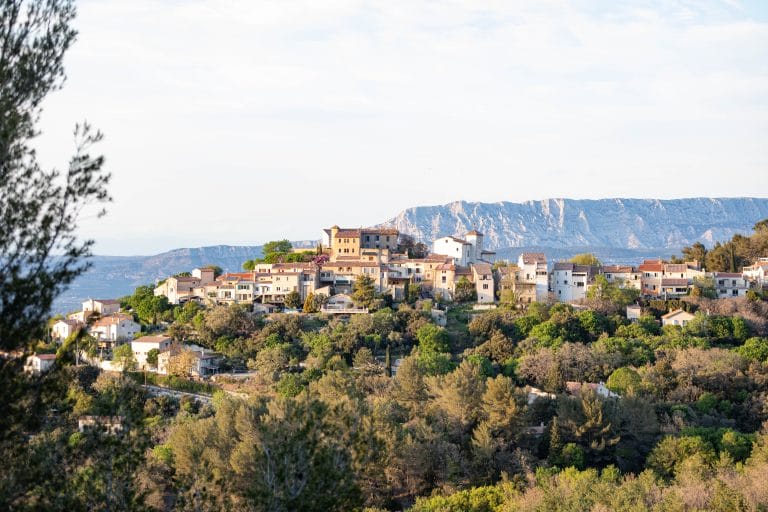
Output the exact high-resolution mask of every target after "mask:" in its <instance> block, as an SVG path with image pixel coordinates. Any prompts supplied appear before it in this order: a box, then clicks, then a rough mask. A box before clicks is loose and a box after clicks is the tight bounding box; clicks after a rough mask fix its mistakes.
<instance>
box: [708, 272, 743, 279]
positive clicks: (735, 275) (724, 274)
mask: <svg viewBox="0 0 768 512" xmlns="http://www.w3.org/2000/svg"><path fill="white" fill-rule="evenodd" d="M713 275H714V276H715V277H731V278H740V277H743V276H742V275H741V274H739V273H736V272H714V273H713Z"/></svg>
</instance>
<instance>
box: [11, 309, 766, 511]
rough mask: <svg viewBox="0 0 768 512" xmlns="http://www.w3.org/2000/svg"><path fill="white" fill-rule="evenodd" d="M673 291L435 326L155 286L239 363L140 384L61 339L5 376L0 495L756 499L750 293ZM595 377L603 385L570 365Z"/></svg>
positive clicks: (733, 506)
mask: <svg viewBox="0 0 768 512" xmlns="http://www.w3.org/2000/svg"><path fill="white" fill-rule="evenodd" d="M126 300H131V298H127V299H126ZM684 304H685V307H686V308H687V309H689V310H690V311H697V313H696V317H695V319H694V321H692V322H690V323H689V324H688V325H686V326H685V327H684V328H680V327H678V326H665V327H663V328H662V327H660V325H659V323H658V322H657V317H658V316H660V315H661V314H663V313H664V312H666V310H667V309H668V308H676V307H678V306H680V304H679V303H677V302H674V301H670V302H664V301H654V302H653V303H648V304H647V305H646V311H647V314H646V315H645V316H643V317H642V318H641V320H640V321H639V322H635V323H629V322H627V321H626V319H624V318H623V317H622V316H620V315H616V314H613V315H611V314H605V313H600V312H597V311H595V310H592V309H583V310H577V309H574V308H573V307H572V306H568V305H564V304H554V305H545V304H532V305H531V306H530V307H529V308H527V309H525V310H517V309H506V308H500V309H496V310H492V311H484V312H475V311H473V310H472V309H471V308H470V307H467V306H464V307H455V308H451V309H449V310H448V314H447V325H446V326H445V327H441V326H438V325H436V324H435V323H434V321H433V316H432V314H431V313H432V308H433V307H434V306H433V305H432V304H431V303H430V301H417V302H414V303H412V304H401V305H399V306H398V307H396V308H391V307H383V308H381V309H379V310H377V311H375V312H374V313H372V314H370V315H358V316H353V317H352V318H350V319H349V320H340V319H335V318H329V317H327V316H323V315H319V314H306V315H304V314H273V315H271V316H269V317H264V316H260V315H253V314H251V313H249V312H248V311H246V310H245V309H244V308H240V307H224V306H221V307H215V308H212V309H201V308H199V307H198V306H196V305H191V304H187V305H185V306H183V307H174V308H170V309H169V310H167V311H168V313H166V315H168V316H169V317H175V318H176V319H175V321H174V322H173V324H172V325H171V328H170V329H169V332H171V333H174V336H176V337H178V338H179V339H182V338H183V339H185V340H190V339H192V340H194V341H195V342H197V343H199V344H202V345H203V346H206V347H210V348H212V349H216V350H218V351H221V352H222V353H224V354H226V356H227V362H228V364H229V365H230V366H232V367H236V366H238V365H245V366H246V367H247V368H249V369H251V370H253V371H254V373H255V375H254V376H252V377H251V378H250V379H248V380H241V379H237V378H235V377H232V378H226V377H223V378H220V379H218V382H217V388H218V389H220V390H219V391H217V392H215V393H214V394H213V397H212V400H204V399H198V400H196V399H193V398H189V397H185V398H183V399H181V400H178V399H175V398H172V397H164V396H160V397H158V396H149V395H148V394H147V393H146V391H145V389H144V388H142V387H141V385H140V384H141V379H142V376H141V374H131V373H129V372H127V373H123V374H107V373H102V374H99V372H98V371H97V370H94V369H93V368H90V367H87V366H80V367H75V366H73V365H72V364H71V361H72V355H71V351H72V346H71V345H65V346H63V347H61V348H60V349H59V353H58V364H57V368H56V369H55V371H54V372H52V373H49V374H48V375H46V376H44V377H43V378H42V379H41V380H27V381H23V382H19V386H31V387H32V388H34V390H35V393H30V392H29V390H28V391H27V393H26V394H25V395H24V396H26V397H27V399H28V400H30V401H28V402H20V403H19V404H18V405H19V407H23V408H24V409H25V410H27V411H30V413H29V414H27V415H25V417H24V421H22V422H21V424H19V425H15V426H14V428H16V429H19V432H20V433H21V432H23V435H25V436H28V439H29V441H28V443H24V444H23V445H19V446H17V447H16V449H15V450H6V460H8V461H9V462H11V463H10V464H9V465H8V466H7V467H6V469H5V470H4V473H5V478H3V480H2V488H0V493H2V494H0V499H2V500H3V502H5V503H11V504H13V507H14V508H18V509H34V508H49V509H58V508H64V507H69V508H75V509H83V508H99V507H101V504H104V503H107V504H110V507H111V508H117V509H123V508H136V509H142V508H144V509H150V510H163V509H167V508H174V509H179V510H186V509H190V510H350V509H362V508H365V507H368V508H371V509H381V510H401V509H407V508H409V507H410V508H413V509H414V510H518V509H520V510H527V509H537V510H557V509H560V510H593V509H594V508H593V507H594V506H600V507H603V508H598V509H600V510H602V509H605V510H639V509H645V508H652V507H657V508H658V509H659V510H685V509H690V510H693V509H707V510H759V509H760V507H764V506H765V504H768V487H766V486H765V484H764V482H763V476H764V474H765V473H766V471H768V447H766V444H767V442H768V431H766V430H765V425H764V422H765V421H766V420H768V338H766V335H768V325H766V318H768V303H766V302H765V301H763V300H760V299H759V298H757V299H752V300H750V299H735V300H721V301H713V300H709V299H703V298H691V299H690V301H687V302H685V303H684ZM707 310H708V311H709V312H710V314H709V315H707V314H705V313H703V311H707ZM718 311H720V312H722V313H723V314H717V313H716V312H718ZM390 371H391V372H393V373H394V375H393V376H392V377H390V376H389V375H388V373H389V372H390ZM600 381H605V383H606V385H607V388H608V389H610V390H611V391H612V392H613V393H615V395H616V396H605V395H604V394H601V393H598V392H596V390H595V389H594V388H595V386H589V385H588V384H589V383H598V382H600ZM568 383H572V384H570V385H568ZM573 383H576V384H575V385H574V384H573ZM532 386H533V387H536V388H538V390H539V391H538V392H536V393H533V394H532V393H531V391H532V389H531V387H532ZM33 397H34V400H33ZM85 414H89V415H102V416H121V417H122V418H123V421H124V429H123V430H122V431H120V432H119V433H110V432H108V431H105V430H98V429H95V430H87V431H85V432H79V431H78V425H77V420H78V418H80V417H82V415H85ZM8 457H12V458H10V459H9V458H8Z"/></svg>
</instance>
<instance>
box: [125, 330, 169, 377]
mask: <svg viewBox="0 0 768 512" xmlns="http://www.w3.org/2000/svg"><path fill="white" fill-rule="evenodd" d="M170 345H171V338H170V337H169V336H142V337H141V338H137V339H135V340H133V341H132V342H131V350H132V351H133V357H135V358H136V365H137V366H138V367H139V368H141V369H144V368H147V367H149V366H150V365H149V364H147V354H149V351H150V350H152V349H155V350H157V351H158V352H162V351H163V350H166V349H167V348H168V347H169V346H170Z"/></svg>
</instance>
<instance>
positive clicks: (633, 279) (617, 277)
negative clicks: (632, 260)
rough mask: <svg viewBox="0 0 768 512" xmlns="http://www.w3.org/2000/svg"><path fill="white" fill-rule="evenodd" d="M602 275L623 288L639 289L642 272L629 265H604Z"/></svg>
mask: <svg viewBox="0 0 768 512" xmlns="http://www.w3.org/2000/svg"><path fill="white" fill-rule="evenodd" d="M603 275H604V276H605V278H606V279H607V280H608V282H609V283H613V284H617V285H619V286H621V287H624V288H636V289H638V290H639V289H640V282H641V279H640V278H641V276H642V272H640V271H639V270H637V269H636V268H635V267H631V266H629V265H606V266H604V267H603Z"/></svg>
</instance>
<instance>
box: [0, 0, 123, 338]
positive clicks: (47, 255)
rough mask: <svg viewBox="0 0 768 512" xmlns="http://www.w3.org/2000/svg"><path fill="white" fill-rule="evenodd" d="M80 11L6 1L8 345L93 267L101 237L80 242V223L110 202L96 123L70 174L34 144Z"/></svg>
mask: <svg viewBox="0 0 768 512" xmlns="http://www.w3.org/2000/svg"><path fill="white" fill-rule="evenodd" d="M74 16H75V7H74V4H73V3H72V2H71V1H69V0H50V1H25V0H4V1H3V2H2V3H1V4H0V26H1V27H3V29H2V30H1V31H0V48H2V58H0V123H1V124H0V347H2V348H3V349H14V348H17V347H21V346H25V345H26V344H27V343H28V341H29V340H30V339H31V338H33V337H35V336H36V335H39V334H40V333H41V331H42V328H43V325H44V322H45V319H46V317H47V315H48V312H49V310H50V307H51V304H52V302H53V299H54V298H55V297H56V296H57V295H59V293H61V292H62V291H63V290H64V289H65V288H66V287H67V286H68V285H69V284H70V283H71V282H72V281H73V280H74V279H75V278H76V277H77V276H78V275H80V274H82V273H83V272H84V271H85V270H86V269H87V268H88V266H89V264H88V262H87V261H86V260H85V258H86V257H87V256H88V255H90V251H91V246H92V245H93V242H92V241H90V240H80V239H78V237H77V234H76V228H77V223H78V220H79V219H80V216H81V215H82V212H83V210H84V209H85V208H88V207H95V205H98V204H99V203H104V202H107V201H109V199H110V197H109V194H108V192H107V189H106V186H107V184H108V183H109V179H110V175H109V173H106V172H104V171H103V169H102V167H103V164H104V158H103V157H102V156H98V155H93V154H92V150H93V146H94V144H96V143H97V142H99V141H100V140H101V138H102V136H101V134H100V133H99V132H97V131H94V130H92V129H91V127H90V126H89V125H88V124H87V123H85V124H80V125H76V126H75V130H74V137H75V154H74V155H73V156H72V157H71V159H70V161H69V165H68V166H67V168H66V170H65V171H64V172H59V171H57V170H50V171H46V170H44V169H42V168H41V166H40V164H39V163H38V161H37V155H36V153H35V151H34V149H33V144H32V141H33V139H34V138H35V136H36V135H38V133H39V132H38V130H37V128H36V126H35V123H36V122H37V120H38V119H39V117H40V113H41V107H40V106H41V103H42V101H43V99H44V98H45V97H46V96H47V95H48V94H50V93H51V92H53V91H56V90H57V89H59V88H60V87H61V85H62V83H63V81H64V68H63V60H64V55H65V53H66V51H67V50H68V49H69V47H70V46H71V44H72V43H73V42H74V40H75V36H76V31H75V30H74V28H73V27H72V20H73V18H74ZM95 213H96V214H97V215H103V213H104V210H102V209H99V208H96V211H95ZM54 256H55V257H54Z"/></svg>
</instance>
